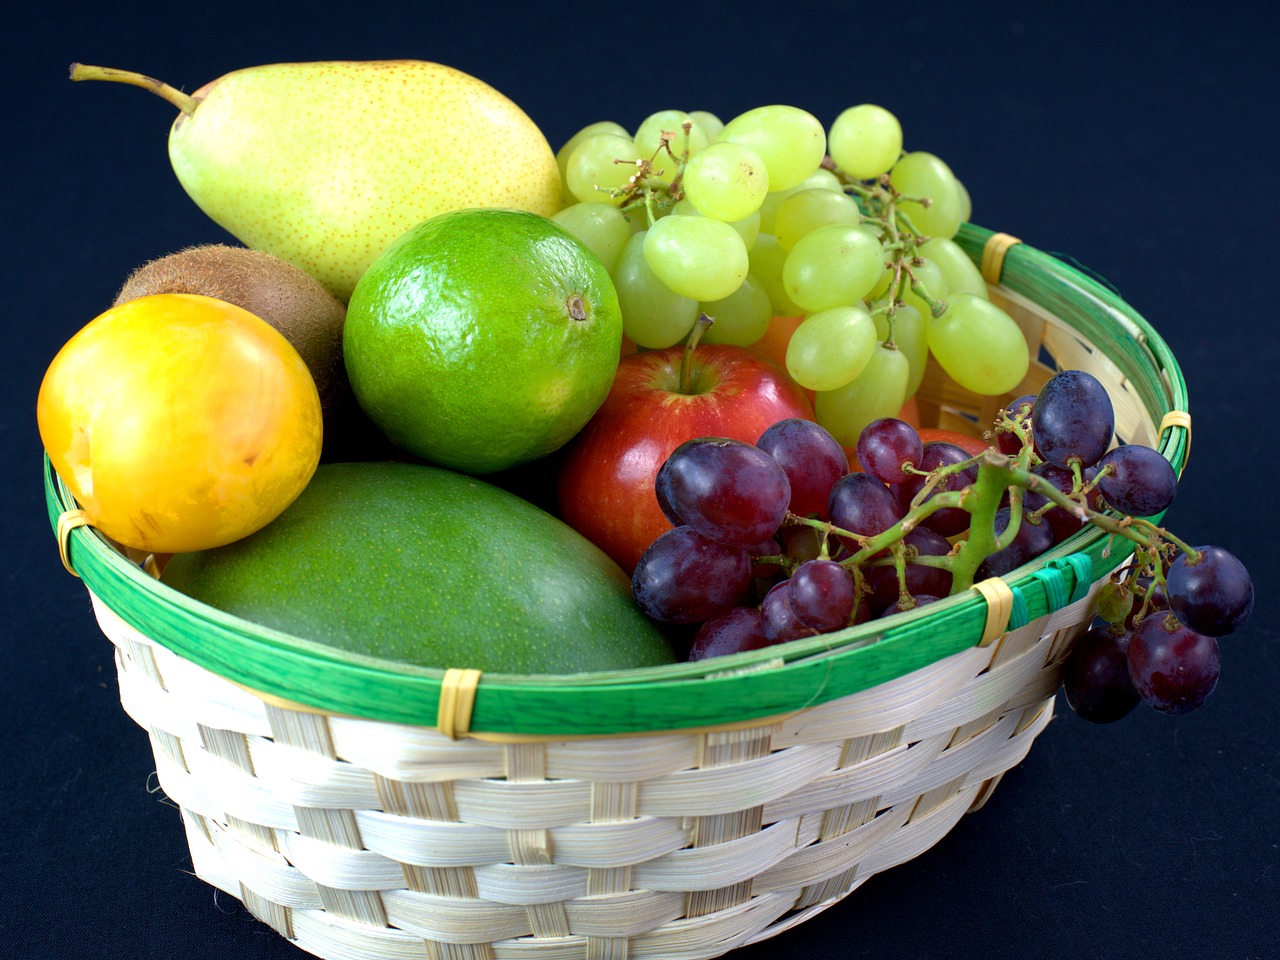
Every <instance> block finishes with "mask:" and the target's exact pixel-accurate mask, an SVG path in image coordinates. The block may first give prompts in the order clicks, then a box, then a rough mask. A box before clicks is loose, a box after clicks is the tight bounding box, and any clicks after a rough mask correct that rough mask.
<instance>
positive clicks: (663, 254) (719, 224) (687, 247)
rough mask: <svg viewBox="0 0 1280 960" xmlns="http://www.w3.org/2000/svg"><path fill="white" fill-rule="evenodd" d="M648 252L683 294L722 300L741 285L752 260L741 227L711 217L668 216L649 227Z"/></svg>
mask: <svg viewBox="0 0 1280 960" xmlns="http://www.w3.org/2000/svg"><path fill="white" fill-rule="evenodd" d="M644 257H645V260H647V261H648V262H649V266H650V267H652V268H653V272H654V273H656V274H657V275H658V277H659V279H661V280H662V282H663V283H665V284H666V285H667V286H668V287H670V288H671V289H672V290H673V291H674V292H676V293H678V294H680V296H682V297H690V298H692V299H694V300H723V299H724V298H725V297H727V296H729V294H731V293H733V291H735V290H737V289H738V287H739V286H741V285H742V281H743V280H744V279H745V278H746V276H747V268H748V265H749V261H748V257H747V247H746V244H745V243H743V242H742V237H741V236H739V234H738V231H736V230H734V229H733V227H731V226H729V224H727V223H725V222H724V221H723V220H713V219H711V218H710V217H665V218H664V219H662V220H659V221H658V222H657V223H655V224H654V225H653V226H652V227H650V228H649V230H648V232H647V233H646V235H645V240H644Z"/></svg>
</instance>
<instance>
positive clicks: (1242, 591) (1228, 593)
mask: <svg viewBox="0 0 1280 960" xmlns="http://www.w3.org/2000/svg"><path fill="white" fill-rule="evenodd" d="M1196 553H1198V554H1199V555H1200V556H1199V559H1198V560H1195V561H1191V560H1188V559H1187V555H1186V554H1185V553H1184V554H1180V555H1179V556H1178V559H1177V560H1175V561H1173V563H1171V564H1170V565H1169V569H1168V570H1167V571H1165V578H1164V586H1165V592H1166V593H1167V594H1168V597H1169V608H1170V609H1171V610H1173V612H1174V613H1175V614H1176V615H1177V617H1178V619H1179V620H1181V621H1182V622H1183V623H1185V624H1186V625H1187V626H1188V627H1190V628H1191V629H1192V630H1194V631H1196V632H1197V633H1204V634H1208V635H1209V636H1211V637H1222V636H1226V635H1227V634H1228V633H1232V632H1233V631H1235V630H1237V629H1238V628H1239V627H1240V626H1242V625H1243V624H1244V622H1245V621H1246V620H1248V619H1249V614H1250V613H1252V612H1253V580H1252V579H1250V577H1249V571H1248V570H1246V569H1245V567H1244V564H1243V563H1241V562H1240V561H1239V560H1237V559H1236V558H1235V556H1233V555H1232V554H1230V553H1228V552H1227V551H1226V550H1223V549H1222V548H1221V547H1196Z"/></svg>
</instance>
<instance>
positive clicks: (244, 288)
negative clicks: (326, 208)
mask: <svg viewBox="0 0 1280 960" xmlns="http://www.w3.org/2000/svg"><path fill="white" fill-rule="evenodd" d="M156 293H195V294H202V295H204V296H206V297H217V298H218V299H219V300H225V301H227V302H228V303H233V304H235V305H236V306H238V307H243V308H244V309H245V310H248V311H249V312H250V313H252V314H254V315H255V316H258V317H261V318H262V319H263V320H265V321H267V323H269V324H271V325H272V326H273V327H275V328H276V329H277V330H279V331H280V333H282V334H283V335H284V337H285V339H287V340H288V341H289V342H290V343H291V344H293V346H294V349H296V350H297V351H298V353H299V354H300V355H301V356H302V359H303V361H304V362H305V363H306V365H307V369H309V370H310V371H311V376H312V377H313V378H314V379H315V382H316V389H317V390H318V391H319V393H320V404H321V407H322V409H323V411H324V424H325V453H326V456H325V459H334V458H340V459H345V458H347V457H348V455H350V458H352V459H359V458H360V457H358V456H357V455H355V454H354V453H352V452H351V451H352V449H353V442H354V445H356V446H358V445H360V444H362V443H364V442H365V441H362V440H360V439H359V438H360V437H362V436H363V437H365V438H367V437H368V435H369V434H368V432H367V429H366V427H367V421H365V419H364V417H363V415H362V413H361V412H360V410H359V408H358V407H357V405H356V402H355V398H354V396H353V395H352V393H351V386H350V383H349V382H348V380H347V371H346V366H345V365H344V363H343V359H342V325H343V323H344V321H345V320H346V315H347V308H346V306H344V305H343V303H342V302H341V301H339V300H338V299H337V298H335V297H334V296H333V294H331V293H330V292H329V291H328V290H327V289H325V287H324V286H323V285H322V284H321V283H320V282H319V281H318V280H316V279H315V278H314V277H312V276H310V275H309V274H307V273H305V272H303V271H302V270H300V269H299V268H298V267H295V266H294V265H293V264H291V263H288V262H286V261H284V260H281V259H280V258H279V257H277V256H275V255H274V254H270V253H266V252H265V251H262V250H250V249H248V248H246V247H236V246H229V245H227V244H219V243H209V244H201V245H198V246H193V247H187V248H185V249H183V250H179V251H177V252H176V253H171V254H168V255H167V256H163V257H160V258H158V259H156V260H151V261H149V262H147V263H144V264H143V265H142V266H140V267H138V268H137V269H135V270H134V271H133V272H132V273H131V274H130V275H129V277H128V278H127V279H126V280H125V282H124V285H123V286H122V287H121V288H120V292H119V293H118V294H116V299H115V304H121V303H124V302H126V301H128V300H136V299H138V298H139V297H144V296H149V295H151V294H156ZM373 433H374V435H375V436H376V435H377V431H376V430H374V431H373ZM339 451H341V453H339Z"/></svg>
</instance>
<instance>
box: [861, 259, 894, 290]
mask: <svg viewBox="0 0 1280 960" xmlns="http://www.w3.org/2000/svg"><path fill="white" fill-rule="evenodd" d="M891 286H893V261H892V258H891V257H890V256H889V254H887V253H886V254H885V260H884V272H883V273H881V274H880V279H879V280H877V281H876V285H875V286H874V287H872V288H871V290H870V291H869V292H868V293H867V296H866V299H868V300H879V299H881V298H883V297H886V296H888V295H889V288H890V287H891Z"/></svg>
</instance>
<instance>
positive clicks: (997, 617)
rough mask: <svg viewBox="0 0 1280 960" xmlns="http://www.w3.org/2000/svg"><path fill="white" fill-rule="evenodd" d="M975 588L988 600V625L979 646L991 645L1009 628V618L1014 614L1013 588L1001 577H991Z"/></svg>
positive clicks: (974, 586) (976, 584)
mask: <svg viewBox="0 0 1280 960" xmlns="http://www.w3.org/2000/svg"><path fill="white" fill-rule="evenodd" d="M973 588H974V589H975V590H977V591H978V592H979V593H980V594H982V596H983V599H985V600H986V601H987V625H986V627H984V628H983V631H982V641H981V643H979V644H978V645H979V646H982V647H986V646H990V644H991V643H992V641H994V640H995V639H996V638H997V637H998V636H1000V635H1001V634H1002V633H1004V632H1005V631H1006V630H1008V629H1009V618H1010V617H1011V616H1013V590H1012V589H1011V588H1010V586H1009V584H1007V583H1005V581H1004V580H1002V579H1001V578H1000V577H989V578H988V579H986V580H983V581H981V582H979V583H975V584H974V585H973Z"/></svg>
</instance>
